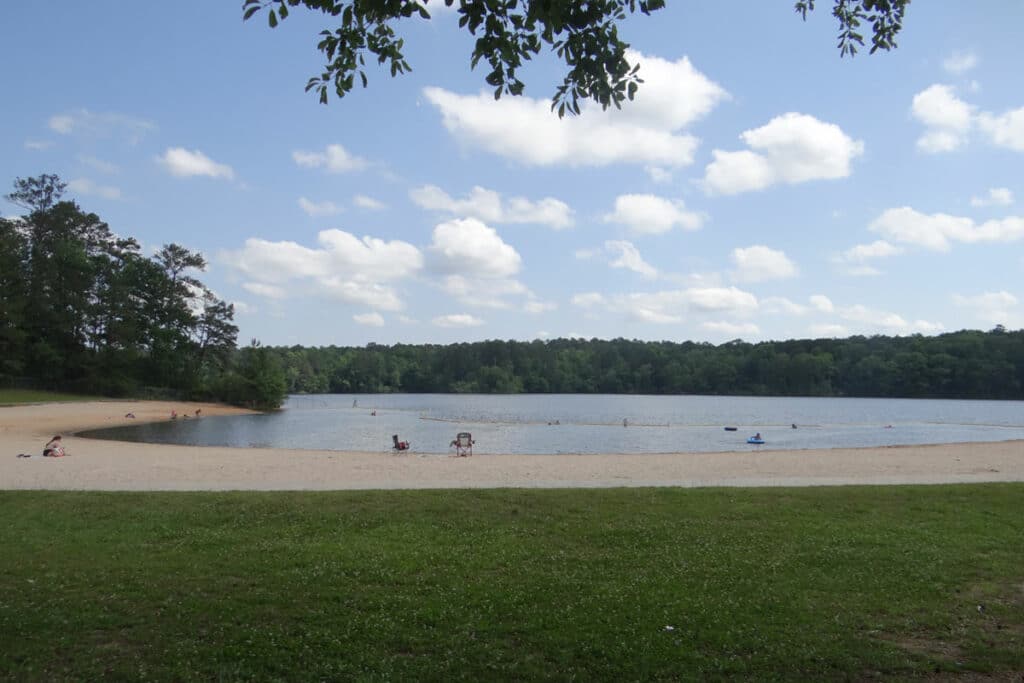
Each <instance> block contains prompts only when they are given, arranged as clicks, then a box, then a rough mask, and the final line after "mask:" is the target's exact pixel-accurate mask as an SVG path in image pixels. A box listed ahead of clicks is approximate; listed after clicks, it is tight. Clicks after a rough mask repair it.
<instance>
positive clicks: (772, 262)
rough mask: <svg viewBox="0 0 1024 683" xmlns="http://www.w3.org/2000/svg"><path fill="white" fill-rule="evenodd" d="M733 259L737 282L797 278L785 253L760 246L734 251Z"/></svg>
mask: <svg viewBox="0 0 1024 683" xmlns="http://www.w3.org/2000/svg"><path fill="white" fill-rule="evenodd" d="M731 258H732V262H733V263H734V264H736V270H734V271H733V272H732V277H733V279H734V280H736V281H737V282H764V281H766V280H783V279H786V278H790V277H795V276H796V275H797V272H798V271H797V267H796V264H794V263H793V262H792V261H790V260H789V257H788V256H786V254H785V252H782V251H779V250H777V249H771V248H769V247H766V246H764V245H760V244H758V245H754V246H752V247H744V248H737V249H733V251H732V257H731Z"/></svg>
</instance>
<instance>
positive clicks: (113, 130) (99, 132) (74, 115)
mask: <svg viewBox="0 0 1024 683" xmlns="http://www.w3.org/2000/svg"><path fill="white" fill-rule="evenodd" d="M47 123H48V125H49V127H50V130H52V131H54V132H55V133H59V134H61V135H81V136H85V137H96V138H108V137H120V138H124V139H125V140H127V142H129V143H130V144H133V145H134V144H136V143H138V142H139V141H140V140H141V139H142V138H143V136H145V135H146V134H147V133H150V132H152V131H154V130H156V124H155V123H153V122H152V121H147V120H145V119H140V118H137V117H134V116H128V115H127V114H119V113H116V112H105V113H96V112H91V111H89V110H88V109H77V110H75V111H71V112H68V113H66V114H57V115H55V116H51V117H50V120H49V121H48V122H47Z"/></svg>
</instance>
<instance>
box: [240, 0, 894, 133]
mask: <svg viewBox="0 0 1024 683" xmlns="http://www.w3.org/2000/svg"><path fill="white" fill-rule="evenodd" d="M433 1H434V2H435V3H437V2H440V1H441V0H433ZM443 1H444V4H445V5H447V6H449V7H450V6H452V5H457V8H456V11H457V13H458V17H459V27H460V28H464V29H466V30H468V31H469V32H470V33H471V34H472V35H473V36H475V37H476V43H475V45H474V47H473V51H472V54H471V56H470V65H471V66H472V67H473V68H475V67H476V66H477V64H478V63H479V62H480V61H481V60H483V61H486V62H487V64H488V66H489V67H490V71H489V72H488V74H487V75H486V76H485V77H484V81H485V82H486V83H487V84H488V85H489V86H491V87H493V88H494V98H495V99H498V98H500V97H501V96H502V95H503V94H508V95H521V94H522V93H523V89H524V87H525V84H524V83H523V82H522V81H521V80H520V79H519V76H518V70H519V69H520V67H522V65H523V62H525V61H529V60H530V59H532V58H533V57H534V56H535V55H537V54H539V53H540V52H541V50H543V49H548V50H550V51H552V52H554V53H555V54H556V55H557V56H558V58H559V59H561V60H562V61H563V62H564V63H565V66H566V68H567V70H568V71H567V73H566V75H565V78H564V80H563V81H562V84H561V85H560V86H558V87H557V89H556V90H555V94H554V95H553V96H552V98H551V108H552V109H553V110H557V111H558V115H559V116H563V115H564V114H565V113H566V112H567V111H568V112H571V113H574V114H579V113H580V102H581V101H586V100H593V101H594V102H597V103H598V104H600V105H601V107H602V108H605V109H606V108H608V107H609V106H615V107H621V106H622V104H623V102H625V101H626V100H632V99H633V97H634V95H635V94H636V92H637V90H638V88H639V86H640V84H641V83H643V80H642V79H641V77H640V76H641V74H639V73H638V71H639V65H635V64H630V63H629V60H628V59H627V58H626V49H627V48H628V47H629V44H628V43H626V42H625V41H623V40H622V39H621V38H620V37H619V23H620V22H622V21H623V20H624V19H625V18H626V17H627V15H629V14H635V13H637V12H640V13H641V14H645V15H649V14H651V12H654V11H657V10H660V9H662V8H663V7H665V0H587V2H579V1H578V0H458V3H456V2H455V0H443ZM833 2H834V5H833V8H832V16H833V17H835V19H836V20H837V21H838V23H839V33H838V48H839V52H840V55H842V56H846V55H850V56H851V57H852V56H853V55H855V54H856V53H857V51H858V49H859V48H861V47H863V46H864V42H865V31H869V35H870V40H871V52H872V53H874V52H876V51H877V50H890V49H892V48H894V47H896V36H897V34H898V33H899V32H900V30H901V29H902V28H903V15H904V12H905V10H906V6H907V5H908V4H909V3H910V0H833ZM427 5H428V0H422V1H420V0H244V2H243V4H242V11H243V15H242V16H243V19H245V20H248V19H250V18H251V17H253V16H254V15H256V14H258V13H259V12H260V11H262V10H266V11H267V22H268V23H269V25H270V27H271V28H275V27H276V26H277V25H278V24H279V23H280V22H281V21H282V20H284V19H286V18H287V17H288V15H289V13H290V8H294V7H299V6H302V7H304V8H305V9H307V10H311V11H319V12H321V13H323V14H325V15H328V16H330V17H332V18H333V19H335V21H337V22H340V25H339V26H337V27H335V28H332V29H325V30H323V31H321V32H320V42H319V43H318V44H317V49H319V50H320V52H322V53H323V54H324V56H325V57H326V59H327V63H326V64H325V65H324V70H323V72H322V73H321V74H320V75H318V76H313V77H312V78H310V79H309V81H308V83H307V84H306V91H307V92H309V91H314V92H316V93H317V94H318V96H319V99H320V102H321V103H323V104H327V102H328V99H329V92H330V90H331V89H332V88H333V90H334V92H335V94H336V95H337V96H338V97H344V96H345V95H346V94H347V93H349V92H350V91H351V90H352V89H353V87H354V86H355V81H356V77H357V76H358V78H359V80H360V82H361V83H362V85H363V87H366V85H367V83H368V78H367V76H366V72H365V70H364V66H365V65H366V59H367V57H369V58H370V59H375V60H376V61H377V63H378V64H381V65H386V66H387V68H388V69H389V70H390V72H391V75H392V76H397V75H398V74H402V73H405V72H406V71H410V70H411V67H410V65H409V63H408V62H407V61H406V59H405V56H404V54H403V52H402V50H403V47H404V39H403V38H402V37H401V36H399V34H398V32H397V31H396V28H395V26H396V25H397V24H398V23H399V22H400V20H403V19H409V20H411V19H415V18H418V19H429V18H430V13H429V11H428V9H427ZM814 8H815V0H797V2H795V4H794V9H795V10H796V12H797V13H798V14H800V15H801V16H802V17H803V18H804V19H805V20H806V19H807V13H808V12H812V11H814ZM865 24H867V25H868V28H867V29H865V28H863V26H864V25H865Z"/></svg>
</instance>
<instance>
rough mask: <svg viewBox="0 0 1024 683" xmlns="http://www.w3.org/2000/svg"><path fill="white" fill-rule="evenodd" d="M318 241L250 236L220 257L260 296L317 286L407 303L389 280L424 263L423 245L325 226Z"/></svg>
mask: <svg viewBox="0 0 1024 683" xmlns="http://www.w3.org/2000/svg"><path fill="white" fill-rule="evenodd" d="M317 241H318V243H319V245H318V246H317V247H306V246H303V245H301V244H297V243H295V242H291V241H281V242H271V241H268V240H263V239H259V238H250V239H248V240H246V241H245V246H244V247H243V248H242V249H240V250H238V251H228V252H224V253H222V254H221V261H223V262H224V263H225V264H226V265H228V266H230V267H231V268H233V269H235V270H236V271H238V272H239V273H241V274H242V275H243V276H244V277H246V278H247V280H248V281H247V282H245V283H244V284H243V287H245V288H246V289H247V290H248V291H250V292H252V293H253V294H256V295H258V296H262V297H266V298H273V299H284V298H288V297H289V296H291V295H292V294H293V293H295V292H296V291H302V292H303V293H308V292H313V293H316V294H320V295H322V296H327V297H329V298H334V299H338V300H341V301H345V302H348V303H353V304H360V305H365V306H368V307H370V308H373V309H377V310H385V311H394V310H399V309H401V308H402V307H403V303H402V300H401V298H400V297H399V296H398V293H397V292H396V291H395V290H394V288H393V286H392V285H391V284H390V283H392V282H394V281H397V280H401V279H405V278H409V277H412V276H414V275H415V274H416V273H417V272H418V271H419V270H420V269H421V268H422V267H423V255H422V254H421V253H420V251H419V249H417V248H416V247H414V246H413V245H411V244H408V243H407V242H402V241H399V240H394V241H390V242H387V241H384V240H381V239H378V238H375V237H369V236H366V237H363V238H362V239H360V238H357V237H356V236H355V235H352V234H351V233H348V232H344V231H342V230H334V229H332V230H323V231H321V232H320V233H319V234H318V236H317Z"/></svg>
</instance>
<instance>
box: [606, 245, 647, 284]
mask: <svg viewBox="0 0 1024 683" xmlns="http://www.w3.org/2000/svg"><path fill="white" fill-rule="evenodd" d="M604 248H605V249H606V250H608V251H610V252H612V253H614V254H617V257H616V258H615V259H613V260H612V261H611V262H609V265H610V266H611V267H612V268H625V269H626V270H632V271H633V272H635V273H640V274H641V275H643V276H644V277H646V278H655V277H658V270H657V268H655V267H654V266H652V265H651V264H649V263H647V261H644V259H643V257H642V256H640V251H639V250H638V249H637V248H636V247H635V246H634V245H633V243H632V242H627V241H624V240H608V241H607V242H605V243H604Z"/></svg>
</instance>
